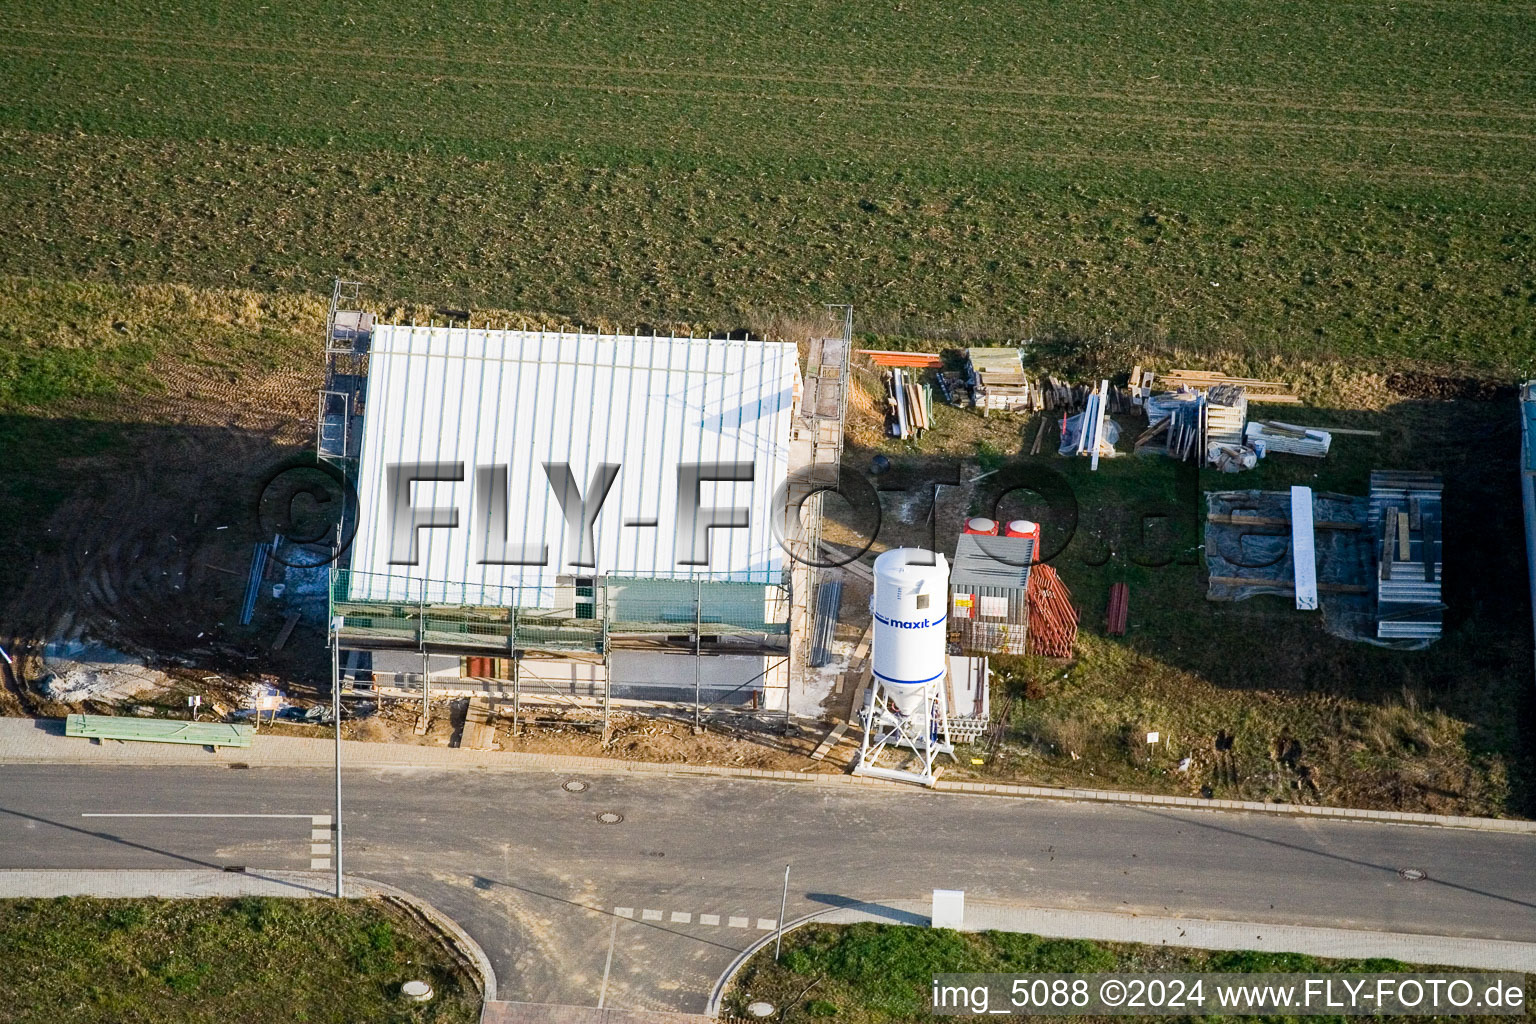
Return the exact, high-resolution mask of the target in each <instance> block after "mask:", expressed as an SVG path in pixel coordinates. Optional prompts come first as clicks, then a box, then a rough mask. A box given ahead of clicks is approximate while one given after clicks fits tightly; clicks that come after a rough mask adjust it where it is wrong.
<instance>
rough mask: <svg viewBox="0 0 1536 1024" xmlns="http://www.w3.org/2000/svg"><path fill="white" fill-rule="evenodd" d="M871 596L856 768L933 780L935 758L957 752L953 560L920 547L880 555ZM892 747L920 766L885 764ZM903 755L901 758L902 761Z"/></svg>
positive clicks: (859, 771)
mask: <svg viewBox="0 0 1536 1024" xmlns="http://www.w3.org/2000/svg"><path fill="white" fill-rule="evenodd" d="M874 576H875V592H874V595H873V596H872V597H871V598H870V608H871V611H872V612H873V613H874V624H873V625H874V628H873V630H872V631H871V637H870V675H871V676H872V677H873V678H872V680H871V681H872V685H871V686H870V688H869V694H868V697H867V699H866V701H865V704H864V709H863V719H864V743H863V746H862V748H861V750H860V753H859V762H858V764H857V765H855V767H854V772H855V774H859V775H873V776H876V777H878V778H886V779H896V780H900V781H904V782H920V783H922V784H924V785H930V786H931V785H933V783H934V781H935V780H936V779H937V774H936V773H935V771H934V767H933V762H934V758H935V757H937V755H939V754H949V755H950V756H951V757H953V756H954V748H953V747H952V746H951V745H950V742H949V706H948V700H947V698H946V696H945V678H944V676H945V673H946V671H947V670H948V648H947V642H946V636H945V634H946V632H947V621H946V616H947V612H948V610H949V608H948V600H949V596H948V595H949V562H948V560H947V559H945V557H944V556H943V555H940V554H935V553H934V552H932V551H924V550H922V549H920V548H896V549H895V550H892V551H887V552H885V553H884V554H883V555H881V556H880V557H879V558H877V559H875V572H874ZM887 747H905V748H907V749H909V750H911V751H912V753H913V754H914V755H915V756H916V764H915V766H914V765H912V764H911V762H908V764H907V765H905V766H900V767H897V766H890V765H884V766H882V765H881V764H880V763H879V762H880V756H881V753H882V752H883V751H884V750H885V749H886V748H887ZM899 761H900V759H898V763H899Z"/></svg>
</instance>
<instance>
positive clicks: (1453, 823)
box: [0, 718, 1536, 835]
mask: <svg viewBox="0 0 1536 1024" xmlns="http://www.w3.org/2000/svg"><path fill="white" fill-rule="evenodd" d="M333 757H334V750H333V747H332V742H331V741H330V740H328V739H307V738H302V737H294V736H263V737H261V738H260V739H259V740H257V742H256V746H254V747H251V748H248V749H244V750H219V751H215V752H213V753H209V752H206V751H205V750H203V748H200V747H196V748H194V747H178V746H172V745H169V744H154V743H136V744H128V743H118V742H112V743H107V744H100V745H97V744H92V743H90V742H89V741H86V740H76V739H65V738H64V736H63V723H62V721H60V720H56V719H39V720H32V719H17V718H8V719H6V718H0V764H80V765H95V764H130V765H135V766H154V765H187V764H194V765H226V764H235V763H239V764H245V765H248V766H249V767H251V768H306V767H324V768H329V767H330V766H331V764H332V759H333ZM342 764H343V765H344V766H346V767H348V768H352V769H397V770H398V769H420V770H466V769H478V770H482V771H550V772H566V773H576V772H589V773H600V774H606V775H623V774H652V775H670V776H691V777H703V778H727V779H758V780H766V781H771V782H792V783H797V784H800V785H814V786H834V787H836V786H863V787H875V788H880V789H884V790H885V791H887V792H903V791H904V792H909V793H910V792H916V793H921V792H924V790H922V789H920V788H917V787H911V786H904V785H902V784H901V783H895V782H886V781H883V780H879V779H870V778H864V777H861V776H856V775H844V774H840V773H838V774H833V773H809V772H788V771H766V770H763V769H758V768H735V767H730V766H726V765H692V764H664V763H657V762H651V761H620V760H617V759H613V758H602V757H578V756H573V755H566V754H523V753H518V752H516V751H483V750H461V749H458V748H450V747H427V746H416V745H413V744H406V743H366V742H362V741H358V740H346V741H343V743H342ZM933 791H934V792H938V793H947V794H960V795H967V796H995V797H1012V798H1016V799H1017V798H1024V799H1033V800H1066V801H1072V802H1078V803H1113V804H1125V805H1131V806H1144V807H1148V808H1152V807H1161V808H1167V809H1171V810H1198V811H1235V812H1239V813H1247V814H1268V815H1272V816H1290V817H1297V818H1329V819H1339V820H1346V821H1364V822H1371V823H1374V824H1391V825H1418V826H1424V827H1431V828H1463V829H1472V830H1475V831H1481V832H1505V833H1514V834H1521V835H1536V821H1524V820H1521V819H1516V818H1472V817H1458V816H1456V815H1449V814H1418V813H1413V812H1409V811H1377V810H1367V809H1363V808H1352V807H1317V806H1309V805H1301V804H1267V803H1260V802H1258V801H1254V800H1203V799H1200V798H1198V797H1187V796H1166V795H1162V794H1153V793H1127V792H1120V791H1116V790H1103V789H1073V788H1065V787H1063V788H1056V787H1051V786H1027V785H1015V784H1011V783H994V782H967V781H946V780H944V779H940V780H939V782H938V784H937V785H936V786H935V787H934V790H933Z"/></svg>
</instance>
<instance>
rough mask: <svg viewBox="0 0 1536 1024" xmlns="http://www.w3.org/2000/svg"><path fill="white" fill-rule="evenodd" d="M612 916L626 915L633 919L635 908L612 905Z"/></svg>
mask: <svg viewBox="0 0 1536 1024" xmlns="http://www.w3.org/2000/svg"><path fill="white" fill-rule="evenodd" d="M613 916H614V917H627V918H630V919H633V918H634V916H635V908H634V907H614V908H613Z"/></svg>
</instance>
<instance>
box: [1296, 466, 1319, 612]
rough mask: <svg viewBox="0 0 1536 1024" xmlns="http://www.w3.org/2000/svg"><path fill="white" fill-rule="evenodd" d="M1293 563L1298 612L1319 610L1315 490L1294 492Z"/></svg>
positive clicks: (1306, 489) (1302, 488)
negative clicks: (1314, 527) (1314, 506)
mask: <svg viewBox="0 0 1536 1024" xmlns="http://www.w3.org/2000/svg"><path fill="white" fill-rule="evenodd" d="M1291 559H1292V562H1293V564H1294V565H1295V570H1296V610H1297V611H1303V612H1312V611H1316V610H1317V538H1316V534H1315V533H1314V532H1313V527H1312V488H1310V487H1292V488H1291Z"/></svg>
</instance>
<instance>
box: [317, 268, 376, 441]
mask: <svg viewBox="0 0 1536 1024" xmlns="http://www.w3.org/2000/svg"><path fill="white" fill-rule="evenodd" d="M362 287H363V286H362V284H361V283H360V282H358V281H343V280H341V279H340V278H337V279H336V280H335V282H333V283H332V285H331V305H330V309H329V311H327V313H326V316H325V385H324V386H323V387H322V388H321V389H320V395H319V402H318V408H317V409H316V413H315V454H316V455H318V456H319V457H320V458H321V459H322V460H324V461H327V462H330V463H333V464H337V465H339V466H341V467H343V468H345V467H347V466H349V465H355V464H356V460H357V458H358V454H359V452H360V451H361V448H362V443H363V431H362V425H363V395H364V390H363V389H364V384H365V381H366V380H367V375H368V350H369V347H370V346H371V345H372V343H373V322H374V321H373V314H372V313H367V312H364V311H363V310H361V309H359V308H358V307H359V306H361V304H362Z"/></svg>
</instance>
